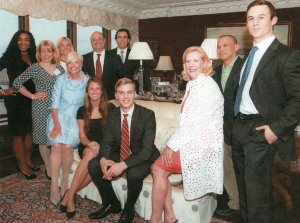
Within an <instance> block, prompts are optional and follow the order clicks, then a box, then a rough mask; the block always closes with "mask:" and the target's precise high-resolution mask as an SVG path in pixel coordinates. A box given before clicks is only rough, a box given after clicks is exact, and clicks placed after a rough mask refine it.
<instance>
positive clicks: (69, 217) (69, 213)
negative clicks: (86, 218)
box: [66, 195, 76, 219]
mask: <svg viewBox="0 0 300 223" xmlns="http://www.w3.org/2000/svg"><path fill="white" fill-rule="evenodd" d="M74 208H75V211H72V212H68V211H67V213H66V215H67V218H68V219H71V218H73V217H74V215H75V214H76V195H75V197H74Z"/></svg>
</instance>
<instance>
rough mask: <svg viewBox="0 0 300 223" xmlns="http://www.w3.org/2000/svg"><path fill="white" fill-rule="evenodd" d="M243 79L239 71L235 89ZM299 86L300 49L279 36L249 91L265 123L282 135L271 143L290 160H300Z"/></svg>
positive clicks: (260, 64) (260, 65) (269, 50)
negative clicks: (299, 154)
mask: <svg viewBox="0 0 300 223" xmlns="http://www.w3.org/2000/svg"><path fill="white" fill-rule="evenodd" d="M247 57H248V56H245V58H244V60H243V62H242V63H244V62H245V60H246V58H247ZM240 73H241V72H239V74H240ZM239 79H240V77H239V76H238V75H237V77H236V79H235V80H234V85H235V92H237V90H238V86H239ZM299 86H300V51H299V50H296V49H293V48H290V47H287V46H285V45H283V44H282V43H280V42H279V41H278V40H277V39H275V40H274V41H273V42H272V44H271V45H270V46H269V48H268V49H267V51H266V52H265V54H264V55H263V57H262V58H261V60H260V62H259V64H258V66H257V68H256V71H255V74H254V77H253V81H252V85H251V87H250V92H249V93H250V97H251V99H252V101H253V103H254V105H255V107H256V109H257V111H258V112H259V114H260V115H261V117H262V118H263V120H264V122H265V124H266V125H269V126H270V128H271V130H272V131H273V132H274V134H275V135H276V136H277V137H278V140H276V141H275V142H274V143H272V144H271V146H275V147H276V149H277V150H278V152H279V155H280V157H281V159H283V160H286V161H289V160H296V152H295V137H294V129H295V127H296V126H297V125H298V123H299V120H300V87H299Z"/></svg>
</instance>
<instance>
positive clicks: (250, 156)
mask: <svg viewBox="0 0 300 223" xmlns="http://www.w3.org/2000/svg"><path fill="white" fill-rule="evenodd" d="M262 125H264V121H263V120H262V119H261V118H254V119H252V120H241V119H240V116H239V115H238V116H237V118H236V119H235V122H234V127H233V132H232V157H233V164H234V169H235V173H236V178H237V184H238V190H239V198H240V211H241V217H242V221H243V222H249V223H268V222H272V220H273V210H272V208H273V207H272V205H273V185H272V171H273V162H274V155H275V151H276V149H275V146H274V145H273V144H271V145H270V144H269V143H268V141H267V140H266V138H265V135H264V131H257V130H256V129H255V128H257V127H259V126H262Z"/></svg>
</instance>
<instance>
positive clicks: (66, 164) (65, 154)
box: [60, 144, 73, 195]
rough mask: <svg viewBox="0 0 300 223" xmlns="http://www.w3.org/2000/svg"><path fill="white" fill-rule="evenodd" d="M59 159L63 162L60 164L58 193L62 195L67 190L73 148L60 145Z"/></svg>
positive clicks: (67, 145)
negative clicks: (60, 175) (60, 173)
mask: <svg viewBox="0 0 300 223" xmlns="http://www.w3.org/2000/svg"><path fill="white" fill-rule="evenodd" d="M61 158H62V160H63V162H62V163H61V165H62V178H61V188H60V193H61V194H62V195H63V194H65V192H66V190H67V189H68V176H69V173H70V170H71V167H72V164H73V146H71V145H69V144H62V150H61Z"/></svg>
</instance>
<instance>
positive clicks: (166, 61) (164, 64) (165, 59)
mask: <svg viewBox="0 0 300 223" xmlns="http://www.w3.org/2000/svg"><path fill="white" fill-rule="evenodd" d="M155 70H157V71H163V73H164V77H163V81H167V73H168V71H173V70H174V68H173V65H172V61H171V57H170V56H160V57H159V61H158V64H157V67H156V68H155Z"/></svg>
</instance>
